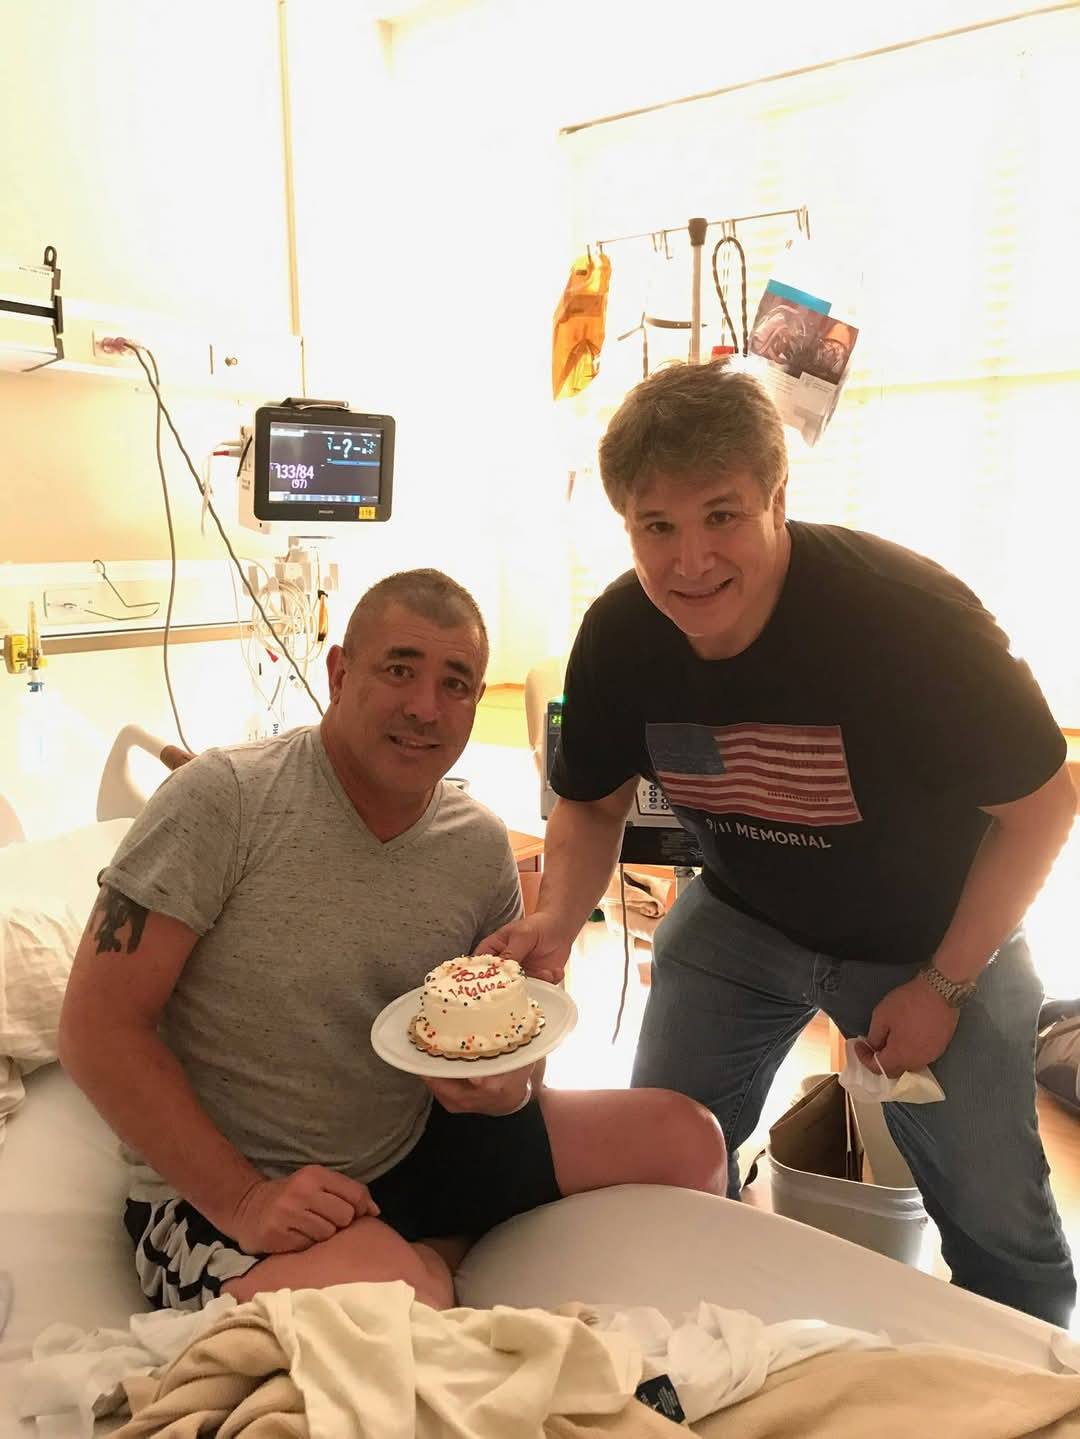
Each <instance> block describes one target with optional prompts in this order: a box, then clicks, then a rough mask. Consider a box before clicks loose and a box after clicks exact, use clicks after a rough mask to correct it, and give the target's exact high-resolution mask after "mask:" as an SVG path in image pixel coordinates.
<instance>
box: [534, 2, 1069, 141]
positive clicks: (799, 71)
mask: <svg viewBox="0 0 1080 1439" xmlns="http://www.w3.org/2000/svg"><path fill="white" fill-rule="evenodd" d="M1077 3H1078V0H1062V3H1061V4H1057V5H1041V6H1039V7H1038V8H1037V9H1034V10H1021V11H1018V12H1017V13H1016V14H1014V15H999V16H998V17H997V18H996V19H993V20H977V21H975V22H974V23H973V24H971V25H958V26H957V27H956V28H955V29H952V30H938V31H936V32H935V33H934V34H933V35H920V36H918V37H917V38H916V39H914V40H897V41H896V42H895V43H894V44H892V45H881V46H879V47H878V48H877V49H875V50H859V51H856V52H855V53H854V54H852V55H840V56H838V57H837V58H836V59H835V60H820V61H818V62H817V63H816V64H814V65H799V66H797V67H796V68H795V69H793V70H778V71H776V72H775V73H774V74H772V75H758V76H757V77H756V78H755V79H753V80H739V81H736V82H735V83H734V84H732V85H719V86H717V88H716V89H715V90H699V91H698V92H697V94H694V95H680V96H679V97H678V98H677V99H675V100H658V101H657V102H656V104H654V105H639V106H638V107H637V108H636V109H633V110H620V111H619V112H618V113H617V114H614V115H598V116H597V117H596V119H594V120H579V121H577V122H576V123H575V124H573V125H561V126H560V127H559V134H560V135H576V134H577V133H578V132H579V131H580V130H593V129H595V128H596V127H597V126H599V125H613V124H615V122H616V121H618V120H633V119H634V118H635V117H636V116H638V115H652V114H655V113H656V112H657V111H659V110H673V109H674V108H675V106H676V105H692V104H693V103H694V102H695V101H696V100H714V99H716V98H717V97H718V96H720V95H731V94H734V93H735V92H736V91H738V90H752V89H753V88H754V86H756V85H771V84H773V83H774V82H775V81H777V80H794V79H796V78H797V77H798V76H800V75H814V74H817V73H818V72H819V71H822V70H834V69H836V68H837V67H838V66H840V65H851V64H853V63H855V62H856V61H858V60H872V59H873V58H874V57H875V56H876V55H893V54H896V53H897V52H898V51H900V50H913V49H914V48H915V47H916V46H918V45H930V44H933V43H934V42H935V41H938V40H951V39H953V38H954V37H955V36H957V35H971V34H973V33H974V32H976V31H979V30H992V29H994V28H996V27H997V26H999V25H1012V24H1015V23H1016V22H1017V21H1018V20H1031V19H1034V18H1035V17H1037V16H1040V15H1053V14H1056V13H1057V12H1058V11H1062V10H1075V9H1076V8H1077Z"/></svg>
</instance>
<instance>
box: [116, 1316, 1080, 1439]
mask: <svg viewBox="0 0 1080 1439" xmlns="http://www.w3.org/2000/svg"><path fill="white" fill-rule="evenodd" d="M450 1312H451V1313H453V1311H450ZM526 1312H528V1311H526ZM358 1367H359V1366H358ZM288 1369H289V1361H288V1359H287V1357H286V1354H285V1352H284V1350H283V1348H282V1345H281V1343H280V1342H279V1340H278V1339H277V1337H276V1335H275V1333H274V1331H273V1329H272V1327H271V1326H270V1324H269V1322H268V1321H267V1319H266V1317H265V1316H264V1315H261V1314H259V1313H257V1312H254V1311H253V1308H252V1306H250V1305H245V1306H243V1308H242V1309H238V1310H237V1311H236V1312H235V1313H234V1314H232V1315H230V1316H229V1317H228V1318H227V1319H225V1320H224V1321H222V1323H220V1324H219V1325H217V1326H216V1327H215V1328H214V1329H212V1330H210V1331H208V1332H207V1333H206V1334H204V1335H203V1336H202V1337H201V1338H200V1339H198V1340H196V1341H195V1342H194V1343H193V1344H192V1345H190V1346H189V1348H188V1349H187V1350H185V1351H184V1353H183V1354H181V1355H180V1356H179V1358H177V1359H176V1360H175V1361H174V1363H173V1364H172V1365H171V1366H170V1367H169V1369H168V1370H166V1372H165V1374H164V1375H163V1376H162V1377H161V1378H160V1379H141V1378H140V1379H133V1380H130V1381H128V1383H127V1385H126V1388H127V1392H128V1397H129V1402H130V1404H131V1409H132V1413H133V1416H134V1417H133V1418H132V1420H131V1421H130V1423H128V1424H126V1425H125V1426H124V1427H123V1428H122V1429H121V1430H120V1431H119V1433H118V1436H117V1439H144V1436H149V1435H161V1436H163V1439H196V1436H203V1435H213V1434H217V1435H219V1436H220V1439H309V1427H308V1420H307V1417H306V1413H305V1409H304V1402H303V1398H302V1396H301V1394H300V1391H299V1390H298V1388H297V1386H296V1384H295V1383H294V1382H293V1380H292V1378H291V1377H290V1375H289V1372H288ZM356 1377H357V1381H358V1382H359V1383H361V1384H362V1383H363V1381H364V1376H363V1371H362V1370H361V1371H360V1372H358V1373H357V1376H356ZM373 1387H377V1386H374V1385H373ZM430 1417H431V1418H432V1421H433V1423H432V1427H428V1428H427V1429H425V1430H424V1431H423V1432H426V1433H429V1434H439V1433H446V1434H452V1433H458V1432H459V1431H458V1430H457V1429H456V1428H453V1427H450V1426H449V1425H448V1426H447V1427H446V1428H441V1427H440V1425H441V1423H442V1421H441V1420H440V1419H439V1418H438V1417H437V1416H430ZM519 1417H520V1418H521V1419H522V1423H521V1425H520V1426H518V1425H514V1424H511V1427H509V1428H507V1427H500V1429H499V1430H498V1431H496V1432H500V1433H502V1434H506V1435H510V1434H521V1435H524V1434H529V1433H533V1434H535V1433H536V1432H537V1428H536V1426H535V1424H534V1423H531V1422H530V1421H528V1420H527V1419H526V1418H525V1416H523V1415H522V1416H519ZM418 1432H420V1431H418ZM543 1432H544V1434H545V1436H546V1439H668V1436H670V1439H675V1436H677V1434H678V1433H679V1432H680V1426H678V1425H673V1424H672V1423H671V1422H670V1421H669V1420H667V1419H665V1418H663V1417H662V1416H660V1415H659V1414H654V1413H653V1412H652V1411H651V1410H649V1409H646V1408H645V1406H644V1405H641V1404H638V1403H637V1401H636V1400H631V1401H629V1402H628V1403H626V1404H625V1405H624V1406H623V1407H622V1408H621V1409H620V1410H619V1411H618V1412H615V1413H609V1414H602V1415H588V1416H581V1417H574V1418H567V1417H560V1416H549V1417H548V1418H547V1419H546V1420H545V1421H544V1424H543ZM681 1432H683V1433H686V1432H687V1431H686V1430H685V1428H683V1429H682V1430H681ZM693 1432H694V1433H695V1434H697V1435H699V1436H701V1439H924V1436H928V1435H934V1436H937V1435H947V1436H948V1439H1071V1436H1076V1439H1080V1377H1078V1376H1074V1375H1067V1376H1065V1375H1056V1374H1044V1373H1041V1372H1038V1371H1035V1370H1027V1369H1020V1368H1017V1367H1014V1366H1009V1365H1006V1364H1004V1363H1002V1364H996V1363H994V1362H992V1361H990V1360H987V1359H985V1358H983V1357H981V1356H978V1355H975V1354H971V1353H966V1352H960V1351H956V1352H949V1351H945V1350H942V1349H940V1348H936V1347H935V1348H930V1347H926V1348H923V1347H920V1346H910V1347H907V1348H904V1349H900V1350H893V1351H886V1352H869V1353H843V1354H825V1355H820V1356H818V1357H816V1358H813V1359H808V1360H806V1361H805V1362H803V1363H801V1364H797V1365H795V1366H793V1367H792V1368H790V1369H787V1370H784V1371H783V1372H782V1373H779V1374H776V1375H774V1376H773V1377H772V1378H770V1379H769V1380H767V1381H766V1383H765V1386H764V1388H762V1389H761V1390H760V1391H759V1392H758V1393H757V1394H755V1395H754V1396H753V1397H752V1398H750V1399H747V1400H744V1401H743V1402H742V1403H741V1404H737V1405H735V1406H734V1407H733V1408H730V1409H725V1410H722V1411H721V1412H720V1413H718V1414H715V1415H711V1416H710V1417H708V1418H706V1419H702V1420H700V1421H698V1423H696V1424H695V1425H694V1426H693ZM310 1439H322V1436H321V1435H314V1434H312V1435H311V1436H310Z"/></svg>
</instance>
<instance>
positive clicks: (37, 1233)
mask: <svg viewBox="0 0 1080 1439" xmlns="http://www.w3.org/2000/svg"><path fill="white" fill-rule="evenodd" d="M124 1182H125V1173H124V1167H123V1163H122V1161H121V1159H120V1157H119V1153H118V1149H117V1143H116V1140H115V1139H114V1137H113V1136H112V1134H111V1133H110V1132H109V1130H108V1129H107V1127H106V1126H105V1124H104V1123H103V1122H102V1120H101V1119H100V1118H99V1117H98V1115H97V1114H96V1113H95V1111H94V1110H93V1108H92V1107H91V1105H90V1104H89V1102H88V1101H87V1100H86V1099H85V1097H84V1096H83V1095H82V1094H81V1093H80V1092H79V1090H78V1089H77V1088H76V1087H75V1085H74V1084H73V1083H72V1082H71V1080H70V1079H68V1077H67V1075H66V1074H64V1072H63V1071H62V1070H61V1069H60V1067H59V1066H58V1065H55V1064H54V1065H50V1066H48V1067H47V1068H45V1069H42V1070H38V1071H36V1072H35V1073H34V1074H33V1075H31V1076H30V1078H29V1080H28V1083H27V1101H26V1103H25V1105H24V1106H23V1108H22V1109H21V1110H20V1111H19V1112H18V1113H17V1114H16V1115H15V1116H14V1117H13V1118H12V1119H11V1121H10V1123H9V1125H8V1137H7V1143H6V1145H5V1147H4V1149H3V1150H2V1151H0V1269H4V1270H7V1271H8V1272H9V1273H10V1274H11V1275H12V1278H13V1280H14V1302H13V1307H12V1313H11V1317H10V1320H9V1323H8V1328H7V1331H6V1333H5V1335H4V1336H3V1338H2V1339H0V1436H3V1439H8V1436H15V1435H19V1436H23V1435H30V1434H33V1433H34V1430H33V1429H32V1427H31V1426H29V1425H19V1424H18V1423H16V1422H15V1421H14V1419H13V1417H12V1416H13V1415H14V1412H15V1395H16V1392H17V1385H18V1382H19V1378H18V1376H19V1370H20V1368H21V1365H22V1362H24V1360H25V1358H26V1356H27V1355H28V1354H29V1352H30V1346H31V1343H32V1342H33V1340H34V1339H35V1338H36V1336H37V1335H38V1334H39V1333H40V1331H41V1330H42V1329H43V1328H44V1327H45V1326H46V1325H48V1324H50V1323H53V1322H56V1321H65V1322H67V1323H71V1324H75V1325H77V1326H79V1328H81V1329H92V1328H95V1327H99V1326H107V1327H113V1326H119V1327H125V1326H126V1324H127V1321H128V1318H129V1316H130V1315H131V1314H132V1313H134V1312H136V1311H137V1310H139V1309H143V1308H145V1307H146V1305H145V1300H144V1299H143V1297H142V1295H141V1293H140V1291H139V1288H138V1285H137V1284H136V1281H135V1276H134V1268H133V1264H132V1259H131V1249H130V1243H129V1241H128V1238H127V1235H126V1233H125V1232H124V1228H123V1224H122V1219H121V1216H122V1211H123V1198H124ZM459 1296H460V1300H461V1302H462V1303H463V1304H468V1305H474V1306H480V1307H483V1306H487V1305H491V1304H496V1303H505V1304H514V1305H520V1306H531V1305H541V1306H550V1305H555V1304H560V1303H563V1302H565V1301H567V1300H571V1299H581V1300H587V1301H591V1302H593V1303H601V1304H615V1305H618V1306H630V1305H637V1304H648V1305H652V1306H654V1307H656V1308H658V1309H661V1310H662V1311H663V1312H665V1313H666V1314H667V1315H668V1316H669V1317H670V1318H672V1319H678V1318H679V1317H680V1316H681V1315H682V1314H683V1313H685V1312H686V1311H688V1310H690V1309H691V1308H693V1307H694V1306H696V1304H697V1302H698V1300H699V1299H702V1298H706V1299H709V1300H711V1301H713V1302H714V1303H718V1304H722V1305H725V1306H728V1307H732V1308H745V1309H748V1310H750V1311H751V1312H753V1313H756V1314H759V1315H760V1316H761V1317H762V1318H764V1319H765V1320H766V1321H769V1322H773V1321H777V1320H780V1319H789V1318H809V1317H816V1318H820V1319H824V1320H827V1321H829V1322H832V1323H835V1324H844V1325H849V1326H851V1327H853V1328H859V1329H870V1330H877V1329H885V1330H886V1331H887V1332H888V1333H889V1335H890V1337H891V1338H892V1339H893V1340H894V1341H896V1342H898V1343H907V1342H912V1341H916V1340H929V1341H931V1342H936V1343H947V1344H954V1345H959V1346H961V1347H969V1348H973V1349H978V1350H982V1351H984V1352H986V1353H989V1354H995V1355H999V1356H1001V1357H1004V1358H1009V1359H1015V1360H1020V1361H1022V1362H1025V1363H1029V1364H1038V1365H1042V1366H1047V1367H1050V1363H1051V1361H1050V1340H1051V1338H1052V1337H1053V1336H1054V1335H1055V1334H1057V1333H1058V1332H1059V1331H1056V1330H1054V1329H1053V1328H1052V1327H1051V1326H1050V1325H1048V1324H1043V1323H1041V1322H1040V1321H1038V1320H1035V1319H1030V1318H1028V1317H1027V1316H1025V1315H1022V1314H1018V1313H1016V1312H1015V1311H1013V1310H1010V1309H1005V1308H1003V1307H1001V1306H1000V1305H997V1304H991V1303H989V1302H987V1301H985V1300H981V1299H977V1298H975V1297H974V1296H972V1295H970V1294H965V1293H963V1292H962V1291H960V1290H957V1289H954V1288H952V1287H951V1286H949V1285H947V1284H945V1283H943V1282H942V1281H940V1280H938V1279H934V1278H932V1277H930V1276H928V1275H925V1274H921V1273H919V1272H918V1271H916V1270H914V1269H910V1268H907V1267H905V1266H903V1265H900V1264H896V1263H894V1262H893V1261H892V1260H889V1259H884V1258H882V1257H881V1256H880V1255H877V1254H874V1253H872V1252H870V1251H869V1250H865V1249H861V1248H859V1247H858V1246H856V1245H853V1244H848V1243H847V1242H845V1241H844V1240H841V1239H836V1238H834V1237H833V1236H832V1235H828V1234H822V1233H819V1232H818V1231H817V1230H814V1229H809V1228H807V1227H806V1226H804V1225H800V1224H795V1223H794V1222H792V1221H791V1220H787V1219H782V1218H780V1217H779V1216H776V1215H771V1214H765V1213H762V1212H761V1211H759V1210H755V1209H752V1208H751V1207H750V1206H748V1205H740V1204H732V1203H729V1202H728V1201H726V1200H717V1199H712V1198H710V1197H709V1196H707V1195H701V1194H693V1193H690V1192H688V1191H685V1190H675V1189H665V1188H657V1187H649V1186H638V1185H634V1186H623V1187H621V1188H619V1189H614V1190H607V1191H601V1192H598V1193H595V1194H585V1195H577V1196H574V1197H573V1198H570V1199H566V1200H562V1201H560V1202H559V1203H558V1204H555V1205H548V1206H546V1207H545V1208H544V1209H541V1210H537V1211H535V1212H534V1213H532V1214H528V1215H522V1216H520V1217H519V1218H518V1219H515V1220H511V1221H510V1223H509V1224H506V1225H503V1226H502V1227H501V1228H500V1229H498V1230H496V1231H494V1232H493V1233H492V1234H491V1235H489V1236H488V1237H487V1238H486V1239H484V1240H482V1241H481V1242H480V1244H478V1245H477V1246H476V1247H475V1248H474V1250H473V1251H472V1253H471V1254H470V1255H469V1256H468V1258H467V1260H466V1263H465V1266H464V1268H463V1271H462V1273H461V1276H460V1279H459Z"/></svg>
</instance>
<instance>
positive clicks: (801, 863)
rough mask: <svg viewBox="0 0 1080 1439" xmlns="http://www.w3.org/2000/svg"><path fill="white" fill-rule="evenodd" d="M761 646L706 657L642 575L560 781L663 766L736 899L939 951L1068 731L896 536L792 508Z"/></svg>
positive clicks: (616, 616)
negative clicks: (999, 814) (999, 839)
mask: <svg viewBox="0 0 1080 1439" xmlns="http://www.w3.org/2000/svg"><path fill="white" fill-rule="evenodd" d="M788 530H789V533H790V535H791V560H790V566H789V569H788V574H787V577H786V579H785V582H784V588H783V591H782V593H781V595H780V600H779V602H778V604H777V607H776V609H775V611H774V612H773V614H772V617H771V618H770V620H769V622H768V624H767V625H766V627H765V629H764V630H763V631H762V633H761V634H760V635H759V636H758V638H757V639H756V640H755V641H754V643H753V644H752V645H750V646H749V647H748V648H747V649H746V650H744V651H743V652H742V653H741V654H739V655H735V656H734V657H733V658H731V659H725V660H703V659H700V658H699V657H698V656H697V655H695V653H694V652H693V650H692V649H691V647H690V643H689V641H688V640H687V639H686V637H685V635H683V634H682V632H681V631H680V630H679V629H678V628H677V627H676V626H675V625H674V624H673V623H672V622H671V621H670V620H668V619H667V618H666V617H665V616H664V615H662V614H661V613H660V612H659V611H658V610H657V609H656V608H655V606H654V605H653V604H652V603H651V601H650V600H649V599H648V598H647V597H646V595H645V593H644V591H643V590H642V589H641V586H640V584H639V583H638V581H637V578H636V576H635V575H633V574H628V575H625V576H623V578H622V579H621V580H618V581H616V583H615V584H614V585H612V586H611V587H610V588H609V589H608V590H607V592H606V593H605V594H603V595H601V597H600V598H599V599H598V600H597V601H596V602H595V604H593V605H592V607H591V608H590V609H589V611H588V613H587V614H586V616H585V618H584V620H583V621H582V625H581V629H580V631H579V632H578V636H577V639H576V640H575V642H574V648H573V651H572V653H571V656H570V661H569V665H568V668H567V674H566V686H565V704H564V710H563V719H562V733H561V738H560V742H559V750H558V753H557V755H556V759H555V764H554V768H553V773H552V787H553V788H554V789H555V791H556V792H557V793H558V794H561V795H563V796H565V797H566V798H568V799H577V800H591V799H599V798H601V797H602V796H604V795H607V794H610V793H611V792H612V791H613V790H615V789H617V788H618V787H619V786H620V785H621V784H623V783H624V782H625V781H626V780H627V779H629V778H631V776H633V775H635V774H640V775H643V776H646V777H648V778H649V779H655V780H657V781H658V782H659V783H660V785H661V786H662V787H663V789H664V792H665V794H666V795H667V798H668V801H669V803H670V804H671V806H672V808H673V809H674V810H675V813H676V815H677V816H678V818H679V820H680V822H681V823H682V824H683V826H684V827H685V828H686V829H687V830H689V831H690V832H691V833H692V834H693V835H694V836H695V838H696V839H697V840H698V843H699V844H700V846H701V849H702V853H703V855H704V861H705V864H704V878H705V883H706V884H707V885H708V887H709V889H710V890H711V891H712V893H713V894H715V895H716V896H717V897H718V898H720V899H722V900H724V901H726V902H727V903H728V904H732V905H734V906H735V907H737V908H738V909H740V910H742V911H744V912H745V913H747V914H750V915H754V916H756V917H758V918H760V919H764V920H766V921H767V922H768V923H769V924H772V925H773V926H775V927H776V928H777V929H779V930H781V931H782V932H783V933H784V934H786V935H788V936H789V937H790V938H792V939H794V940H795V941H796V942H797V943H799V944H802V945H804V946H806V947H807V948H809V949H813V950H818V951H820V952H822V953H826V954H831V955H835V956H837V957H838V958H841V959H866V960H883V961H889V962H897V963H900V962H914V961H920V962H922V961H925V960H927V959H929V958H930V957H931V956H932V954H933V953H934V951H935V950H936V948H937V946H938V944H939V943H940V941H941V938H942V936H943V934H944V932H945V930H946V928H947V927H948V924H949V922H950V920H951V918H952V915H953V912H954V910H955V908H956V904H957V901H958V899H959V896H960V891H961V889H962V887H963V884H964V880H965V878H966V876H967V873H968V870H969V868H970V866H971V862H972V859H973V858H974V855H975V851H976V849H977V848H978V846H979V843H980V841H981V839H982V837H983V835H984V834H985V832H986V829H987V827H988V825H989V823H990V820H989V817H988V816H987V815H985V814H983V813H982V812H981V810H980V808H979V807H980V806H983V805H1000V804H1007V803H1009V802H1010V801H1011V800H1016V799H1020V798H1022V797H1023V796H1024V795H1027V794H1030V793H1032V792H1033V791H1034V790H1036V789H1038V788H1039V786H1040V785H1042V784H1044V783H1045V782H1046V781H1047V780H1048V779H1049V778H1050V777H1051V775H1053V774H1054V773H1055V772H1056V771H1057V770H1058V768H1059V767H1060V766H1061V764H1062V762H1063V761H1064V758H1065V741H1064V738H1063V737H1062V734H1061V731H1060V729H1059V727H1058V725H1057V724H1056V723H1055V721H1054V718H1053V716H1052V715H1051V713H1050V711H1049V708H1048V707H1047V704H1046V701H1045V700H1044V698H1043V696H1042V693H1041V691H1040V690H1039V688H1038V685H1037V684H1036V683H1035V680H1034V679H1033V677H1032V675H1031V672H1030V670H1029V669H1028V667H1027V665H1026V664H1024V663H1023V662H1022V661H1021V660H1018V659H1016V658H1015V657H1014V656H1013V655H1011V654H1010V653H1009V648H1008V639H1007V637H1006V636H1005V635H1004V633H1003V632H1002V631H1001V630H1000V629H999V628H998V626H997V625H996V624H995V622H994V620H993V618H992V616H991V615H989V614H988V613H987V611H986V610H985V609H984V608H983V607H982V605H981V604H980V603H979V601H978V599H977V598H976V597H975V595H973V594H972V592H971V591H970V590H969V589H968V588H967V587H966V586H965V585H963V584H962V583H961V582H960V581H959V580H957V579H956V578H955V577H954V576H952V575H950V574H949V573H948V572H947V571H946V570H944V569H942V568H941V567H940V566H939V565H936V564H935V563H934V562H933V561H931V560H928V559H925V558H923V557H922V556H920V555H916V554H913V553H912V552H911V551H910V550H905V549H902V548H901V547H900V546H898V545H894V544H890V543H889V542H888V541H886V540H882V539H878V538H877V537H876V536H873V535H867V534H861V533H858V532H856V531H852V530H845V529H841V528H838V527H835V526H830V525H811V524H802V523H797V522H794V521H792V522H790V523H789V525H788Z"/></svg>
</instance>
